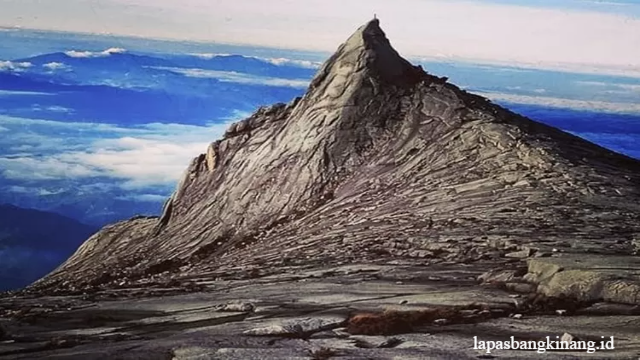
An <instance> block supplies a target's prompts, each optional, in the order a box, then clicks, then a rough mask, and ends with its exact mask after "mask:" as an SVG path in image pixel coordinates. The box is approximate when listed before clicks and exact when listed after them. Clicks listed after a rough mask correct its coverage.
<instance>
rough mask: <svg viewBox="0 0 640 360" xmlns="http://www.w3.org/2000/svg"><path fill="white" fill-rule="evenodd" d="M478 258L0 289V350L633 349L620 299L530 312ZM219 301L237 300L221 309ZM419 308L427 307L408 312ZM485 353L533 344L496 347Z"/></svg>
mask: <svg viewBox="0 0 640 360" xmlns="http://www.w3.org/2000/svg"><path fill="white" fill-rule="evenodd" d="M487 266H488V264H484V265H483V264H476V265H473V266H468V265H467V266H461V265H456V264H452V265H449V266H439V267H429V266H398V265H395V266H385V265H375V264H369V265H364V264H363V265H361V266H351V267H348V268H344V267H327V268H324V269H311V270H306V271H305V270H304V269H295V268H291V269H289V270H287V271H284V272H282V273H280V274H277V275H271V276H268V277H264V278H255V279H247V280H235V281H224V280H215V279H202V283H203V284H206V285H204V286H206V289H205V290H204V291H202V292H197V293H189V294H178V295H168V296H160V295H159V296H150V295H147V296H144V297H138V295H136V290H135V289H131V290H130V291H129V292H127V291H124V292H119V294H118V296H119V298H116V299H112V298H109V297H108V296H105V295H107V294H108V293H109V292H110V291H106V292H105V293H103V294H94V296H96V297H100V296H104V298H105V300H100V301H93V300H86V299H83V298H82V296H61V297H36V298H12V297H6V298H2V299H0V309H2V310H1V311H2V312H1V314H2V322H1V324H2V326H3V327H4V328H5V329H6V331H7V333H8V339H10V342H6V341H5V342H0V359H5V358H6V359H39V358H48V357H54V356H55V358H57V359H113V358H117V359H317V358H326V359H331V358H336V359H363V358H370V359H396V358H399V357H400V358H407V359H425V358H449V359H477V358H478V356H483V355H484V356H486V355H487V354H486V352H483V351H482V350H478V349H474V348H473V346H474V338H473V337H474V336H477V337H478V338H480V339H481V340H484V341H492V340H508V339H509V338H510V337H511V336H514V337H515V338H516V339H519V340H536V341H538V340H540V341H541V340H543V339H545V337H546V336H551V337H555V336H562V335H563V334H565V333H568V334H571V335H572V336H574V337H576V338H577V339H593V340H597V339H600V336H606V337H609V336H614V337H615V339H616V349H615V351H604V350H603V351H598V352H595V353H593V354H587V353H585V352H566V351H565V352H553V351H550V353H549V354H547V355H545V356H553V358H566V359H583V358H594V359H599V358H603V357H606V358H620V359H624V358H630V356H634V355H637V354H639V353H640V334H639V333H638V331H637V327H636V326H635V325H634V324H637V323H638V321H640V317H639V316H638V315H637V314H638V313H635V314H634V313H633V312H629V310H630V309H629V308H628V307H624V305H620V306H622V307H620V306H617V307H615V306H614V307H613V308H612V307H608V308H607V306H604V307H603V306H602V305H597V304H595V305H588V306H587V305H585V307H584V308H581V310H580V311H582V315H580V314H574V315H570V316H567V315H563V316H559V315H556V314H555V311H554V309H553V308H550V309H547V310H548V311H546V312H539V313H536V312H528V310H527V308H525V307H518V305H517V304H516V302H515V301H514V300H518V301H519V302H521V303H525V302H526V301H527V295H523V294H517V293H513V292H509V291H506V290H504V289H501V288H499V287H492V286H483V285H481V284H480V282H478V281H477V280H476V279H477V278H478V277H479V276H480V275H481V274H482V273H484V272H486V271H487ZM358 268H359V269H366V271H364V272H359V271H354V269H358ZM319 270H320V271H319ZM391 270H392V271H391ZM319 273H321V274H324V275H322V276H319V275H318V274H319ZM385 277H388V278H387V279H385ZM429 277H431V278H432V279H433V280H428V278H429ZM398 279H403V280H401V281H400V280H398ZM229 304H234V307H233V309H231V310H245V311H220V310H221V309H224V308H225V306H229ZM246 304H252V306H247V305H246ZM242 305H245V306H244V307H243V306H242ZM456 308H457V309H463V308H464V309H468V310H460V311H452V309H456ZM598 311H600V313H598ZM602 311H605V313H606V315H607V316H601V315H602V314H603V313H602ZM424 312H429V314H436V315H433V316H435V317H429V321H426V322H425V321H422V322H421V321H413V322H412V320H411V317H412V316H414V315H415V314H420V313H424ZM367 314H380V315H383V314H390V315H385V316H387V317H386V318H385V317H382V318H385V319H391V318H393V319H394V320H393V321H396V323H395V324H396V325H393V324H394V323H391V322H388V323H386V324H383V325H385V326H387V328H391V330H396V331H395V332H393V331H392V332H390V333H380V334H375V333H374V334H370V335H358V334H355V333H352V332H353V329H351V328H350V325H349V323H348V322H350V321H353V319H356V318H357V317H362V316H368V315H367ZM394 314H395V315H394ZM451 314H455V316H453V317H451ZM516 314H520V315H521V316H519V317H518V316H514V315H516ZM522 314H524V315H522ZM597 314H600V316H596V315H597ZM388 316H391V317H388ZM441 316H444V317H445V318H442V319H440V318H439V317H441ZM447 317H448V318H447ZM398 319H400V320H398ZM403 319H404V320H403ZM434 320H444V321H434ZM398 321H401V322H398ZM402 321H404V322H402ZM398 324H399V325H398ZM393 326H396V327H395V328H393ZM398 326H399V327H398ZM322 354H324V355H322ZM321 355H322V356H325V357H320V356H321ZM490 355H491V356H494V357H496V358H505V359H511V358H530V359H535V358H539V356H540V354H538V353H536V352H535V351H506V350H505V351H500V350H494V351H493V352H492V353H491V354H490ZM485 358H486V357H485Z"/></svg>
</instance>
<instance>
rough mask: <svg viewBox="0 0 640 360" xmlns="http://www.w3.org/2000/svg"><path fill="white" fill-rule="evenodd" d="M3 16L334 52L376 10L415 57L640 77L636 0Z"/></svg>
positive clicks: (191, 3)
mask: <svg viewBox="0 0 640 360" xmlns="http://www.w3.org/2000/svg"><path fill="white" fill-rule="evenodd" d="M0 6H1V7H2V12H0V25H3V26H8V27H14V26H19V27H24V28H41V29H56V30H64V31H84V32H90V33H105V34H121V35H135V36H142V37H152V38H173V39H182V40H197V41H214V42H220V43H234V44H252V45H261V46H269V47H277V48H295V49H309V50H318V51H333V50H335V48H336V47H337V46H338V45H339V44H340V43H341V42H342V41H344V39H345V38H346V37H347V36H348V35H349V34H350V33H351V32H353V31H354V30H355V28H356V27H357V26H358V25H359V24H361V23H363V22H365V21H367V20H368V19H370V18H371V17H372V16H373V14H374V13H377V14H378V16H379V17H380V18H381V19H382V22H383V27H384V29H385V31H387V34H388V35H389V38H390V39H391V40H392V42H393V44H394V46H396V48H398V50H399V51H400V52H401V53H402V54H403V55H406V56H423V57H425V58H435V59H443V58H444V59H451V60H453V61H470V62H476V63H492V64H501V65H505V64H507V65H518V66H527V67H535V68H546V69H560V70H569V71H584V72H596V73H609V74H626V75H633V76H639V77H640V46H638V44H640V4H639V3H638V2H637V1H629V0H609V1H596V0H537V1H525V0H483V1H480V0H476V1H469V0H467V1H462V0H395V1H388V0H305V1H293V0H274V1H263V0H235V1H230V0H182V1H175V0H57V1H39V0H0Z"/></svg>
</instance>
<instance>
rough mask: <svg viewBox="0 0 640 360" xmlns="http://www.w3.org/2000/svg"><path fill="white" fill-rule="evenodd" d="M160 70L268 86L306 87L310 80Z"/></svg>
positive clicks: (234, 73)
mask: <svg viewBox="0 0 640 360" xmlns="http://www.w3.org/2000/svg"><path fill="white" fill-rule="evenodd" d="M156 69H160V70H169V71H173V72H175V73H178V74H182V75H185V76H189V77H196V78H211V79H218V80H220V81H223V82H232V83H236V84H251V85H266V86H286V87H293V88H299V89H304V88H306V87H307V86H309V80H306V79H297V80H296V79H282V78H274V77H267V76H256V75H249V74H243V73H239V72H235V71H218V70H206V69H183V68H167V67H156Z"/></svg>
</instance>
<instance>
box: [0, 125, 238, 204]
mask: <svg viewBox="0 0 640 360" xmlns="http://www.w3.org/2000/svg"><path fill="white" fill-rule="evenodd" d="M245 115H246V114H238V116H245ZM230 122H231V120H229V121H227V122H224V123H216V124H211V125H209V126H194V125H182V124H159V123H155V124H147V125H144V126H140V127H136V128H122V127H118V126H113V125H106V124H89V123H63V122H56V121H49V120H37V119H22V118H15V117H5V116H0V125H2V127H3V128H5V129H8V130H10V131H12V130H13V131H14V132H15V134H14V136H12V137H11V139H8V138H1V137H0V145H2V146H7V145H13V147H12V150H13V151H14V153H13V154H12V155H5V156H3V157H0V172H1V173H2V175H3V176H4V177H6V178H9V179H14V180H61V179H72V178H92V177H103V176H105V177H111V178H118V179H121V180H123V181H124V183H123V186H124V187H127V188H130V189H133V188H144V187H148V186H155V185H158V186H166V185H172V184H174V183H175V182H176V181H177V180H178V178H179V177H180V176H181V175H182V173H183V172H184V169H185V168H186V167H187V165H188V164H189V161H190V160H191V159H192V158H193V157H195V156H197V155H198V154H200V153H203V152H204V151H206V148H207V146H208V145H209V143H211V142H212V141H214V140H216V139H218V138H220V137H221V135H222V134H223V133H224V130H225V129H226V128H227V126H228V125H229V123H230ZM20 129H29V131H26V132H25V131H24V130H23V131H19V130H20ZM70 131H76V133H70ZM16 144H19V145H16ZM43 154H44V155H43ZM149 201H150V200H149Z"/></svg>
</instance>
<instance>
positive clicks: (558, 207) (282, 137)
mask: <svg viewBox="0 0 640 360" xmlns="http://www.w3.org/2000/svg"><path fill="white" fill-rule="evenodd" d="M485 100H486V99H484V98H481V97H479V96H475V95H471V94H468V93H466V92H464V91H462V90H460V89H458V88H457V87H455V86H454V85H452V84H446V85H445V84H443V81H442V79H439V78H436V77H434V76H431V75H428V74H426V73H425V72H424V71H423V70H422V69H421V68H420V67H414V66H413V65H411V64H410V63H409V62H408V61H407V60H405V59H403V58H402V57H401V56H400V55H399V54H398V53H397V51H395V50H394V49H393V47H392V46H391V44H390V42H389V40H388V39H387V38H386V36H385V34H384V32H383V31H382V29H381V28H380V22H379V21H378V20H377V19H374V20H372V21H369V22H368V23H367V24H365V25H364V26H361V27H360V28H359V29H358V30H357V31H356V32H355V33H354V34H353V35H352V36H350V37H349V38H348V39H347V41H346V42H345V43H343V44H342V45H340V47H339V48H338V49H337V51H336V52H335V54H334V55H332V56H331V58H329V59H328V60H327V61H326V62H325V63H324V65H323V66H322V68H321V69H320V70H319V71H318V74H317V75H316V76H315V78H314V79H313V81H312V83H311V85H310V86H309V89H308V91H307V93H306V94H305V95H304V97H303V98H302V99H300V100H296V101H294V102H292V103H290V104H288V105H285V104H279V105H276V106H273V107H269V108H263V109H261V110H260V111H257V112H256V113H255V114H253V115H252V116H250V117H249V118H247V119H245V120H243V121H241V122H238V123H236V124H234V125H232V127H230V129H229V131H227V134H225V137H224V138H223V139H220V140H217V141H215V142H214V143H212V144H211V145H210V147H209V149H208V150H207V151H206V153H203V154H201V155H200V156H198V157H196V158H195V159H193V161H192V162H191V164H190V165H189V167H188V168H187V171H186V173H185V175H184V176H183V178H182V181H181V182H180V183H179V185H178V189H177V190H176V192H174V194H173V195H172V196H171V198H170V199H169V200H168V201H167V204H166V206H165V209H164V213H163V215H162V217H161V218H160V219H159V220H158V219H132V220H130V221H127V222H122V223H119V224H115V225H112V226H110V227H107V228H105V229H104V231H102V232H100V233H99V234H97V235H96V236H94V237H93V238H92V239H90V240H89V241H87V242H86V243H85V245H83V247H82V248H80V249H79V250H78V252H77V253H76V254H75V255H74V256H73V257H72V258H71V259H69V260H68V261H67V262H66V263H65V264H64V265H63V266H61V267H60V268H59V269H58V270H56V272H54V273H52V274H50V275H49V276H48V277H47V278H45V279H43V280H42V281H41V282H39V283H38V284H36V288H40V289H46V288H52V287H54V288H55V287H64V286H89V287H91V286H94V285H95V286H105V287H108V286H111V285H110V284H111V283H112V281H114V279H120V278H126V279H128V280H127V281H132V280H131V279H136V278H142V279H143V278H145V277H149V276H154V275H155V274H165V275H162V276H167V275H166V273H170V272H180V271H183V270H180V269H186V268H188V269H189V270H188V272H189V273H190V274H192V275H198V274H202V273H207V272H208V271H211V270H213V269H215V270H220V269H227V270H228V271H229V272H233V271H237V270H233V269H237V268H236V267H243V266H244V267H245V268H248V267H256V266H260V267H261V268H263V269H277V268H279V267H280V266H281V265H282V263H281V261H282V259H283V257H285V258H287V259H289V260H287V261H289V262H292V263H296V264H298V265H300V266H306V265H305V264H307V265H308V264H311V265H313V264H328V263H345V262H349V263H352V262H365V263H366V262H375V261H390V260H391V259H395V258H402V259H404V260H407V261H410V260H411V259H412V258H416V257H420V256H419V255H418V256H414V255H412V254H420V253H425V252H426V253H431V251H433V254H441V255H437V256H436V255H434V256H433V257H434V261H436V260H437V261H440V260H442V261H463V262H464V261H476V260H477V259H484V255H483V254H484V253H493V252H495V248H494V247H493V245H492V244H494V243H496V242H502V241H504V242H508V243H510V244H513V245H523V246H525V245H526V246H531V247H535V248H539V247H541V246H547V245H548V244H555V242H557V241H558V239H572V241H575V243H580V244H589V246H593V247H594V248H606V247H607V246H609V245H611V244H613V245H615V246H618V245H616V244H626V245H624V246H626V247H627V249H628V248H629V246H630V242H629V241H630V240H629V237H628V236H627V235H625V234H632V233H633V234H635V233H638V234H640V213H638V212H637V210H635V209H637V208H638V207H637V203H638V202H640V187H639V186H638V184H640V163H639V162H638V161H636V160H633V159H629V158H626V157H624V156H622V155H618V154H614V153H612V152H610V151H608V150H605V149H603V148H601V147H599V146H597V145H594V144H592V143H589V142H587V141H585V140H583V139H580V138H578V137H575V136H573V135H571V134H567V133H564V132H562V131H560V130H557V129H554V128H552V127H550V126H546V125H544V124H540V123H536V122H535V121H533V120H530V119H527V118H525V117H522V116H519V115H517V114H514V113H512V112H510V111H508V110H506V109H503V108H500V107H499V106H497V105H494V104H490V103H489V102H488V101H485ZM203 150H204V149H203ZM559 199H561V200H559ZM612 214H613V215H612ZM550 229H552V230H550ZM583 229H589V231H587V232H585V231H584V230H583ZM621 229H622V230H621ZM482 239H490V240H487V241H484V240H482ZM594 239H597V240H594ZM438 244H440V245H438ZM545 244H546V245H545ZM434 246H435V247H434ZM438 246H443V248H438ZM549 246H553V245H549ZM556 246H557V247H565V246H567V244H564V245H563V244H557V245H556ZM620 248H621V249H622V248H623V246H620ZM434 249H436V250H437V251H436V250H434ZM443 249H446V250H443ZM425 256H426V255H425ZM423 257H424V256H423ZM428 257H431V256H428ZM474 259H476V260H474ZM414 260H416V259H414ZM416 261H419V262H422V261H423V260H416ZM113 269H121V270H119V273H116V274H114V273H113ZM184 271H186V270H184ZM61 284H67V285H64V286H63V285H61Z"/></svg>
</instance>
